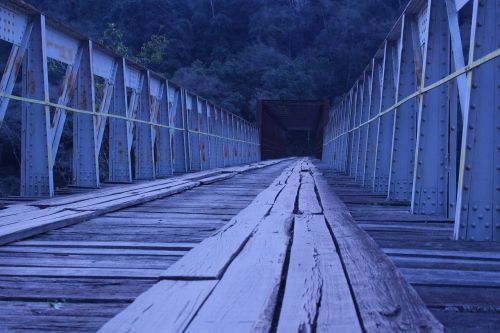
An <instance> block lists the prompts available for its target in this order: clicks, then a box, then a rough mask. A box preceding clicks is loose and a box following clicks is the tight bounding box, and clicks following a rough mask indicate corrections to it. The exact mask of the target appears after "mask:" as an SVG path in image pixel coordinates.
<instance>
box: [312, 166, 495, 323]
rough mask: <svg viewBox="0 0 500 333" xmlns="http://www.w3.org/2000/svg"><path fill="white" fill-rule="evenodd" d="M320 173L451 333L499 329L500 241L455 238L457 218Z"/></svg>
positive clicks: (328, 171)
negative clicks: (415, 208) (425, 212)
mask: <svg viewBox="0 0 500 333" xmlns="http://www.w3.org/2000/svg"><path fill="white" fill-rule="evenodd" d="M320 166H321V171H322V172H323V175H324V177H325V178H326V179H327V181H328V183H329V184H330V186H331V187H332V189H333V190H334V191H335V193H337V194H338V196H339V197H340V198H341V199H342V201H343V202H344V203H345V204H346V205H347V207H348V208H349V211H350V212H351V215H352V216H353V217H354V219H355V220H356V222H357V223H358V225H359V226H360V227H362V228H363V229H364V230H366V231H367V232H368V233H369V235H370V236H371V237H372V238H373V239H374V240H375V241H376V242H377V243H378V245H379V246H380V247H381V248H382V249H383V250H384V252H385V253H386V254H387V255H388V256H389V257H390V259H391V260H392V261H393V262H394V263H395V264H396V266H397V267H398V268H399V270H400V271H401V272H402V273H403V276H404V277H405V278H406V280H407V281H408V282H409V283H411V285H412V286H413V287H414V288H415V290H416V291H417V292H418V293H419V295H420V297H421V298H422V299H423V300H424V302H425V303H426V304H427V306H428V307H429V308H430V309H431V311H432V312H433V314H434V315H435V316H436V317H437V318H438V319H439V320H440V321H441V322H442V323H443V324H444V325H445V327H446V328H447V330H448V331H449V332H499V331H500V244H499V243H495V242H472V241H469V242H467V241H456V240H452V232H453V221H452V220H448V219H445V218H440V217H429V216H427V217H425V216H417V215H412V214H410V213H409V204H405V203H401V202H390V201H387V200H386V199H385V196H384V195H376V194H373V193H371V192H370V191H369V190H367V189H364V188H363V187H362V186H360V185H358V184H356V183H355V182H354V179H353V178H351V177H347V176H343V175H340V174H338V173H336V172H333V171H331V170H328V168H327V167H326V166H324V165H320Z"/></svg>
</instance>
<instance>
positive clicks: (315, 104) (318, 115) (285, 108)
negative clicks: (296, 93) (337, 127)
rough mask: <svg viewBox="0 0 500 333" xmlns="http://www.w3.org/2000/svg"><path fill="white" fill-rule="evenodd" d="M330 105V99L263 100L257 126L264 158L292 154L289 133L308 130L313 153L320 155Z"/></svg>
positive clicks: (260, 103)
mask: <svg viewBox="0 0 500 333" xmlns="http://www.w3.org/2000/svg"><path fill="white" fill-rule="evenodd" d="M329 107H330V106H329V103H328V101H314V100H312V101H304V100H260V101H259V102H258V105H257V126H258V128H259V130H260V143H261V156H262V159H272V158H282V157H285V156H291V154H290V151H289V150H290V149H289V147H288V146H289V145H290V144H289V142H288V140H287V139H288V138H287V137H288V136H289V134H290V132H293V131H296V132H306V133H307V135H308V136H309V137H310V140H309V141H311V146H312V147H313V148H312V149H311V151H312V153H311V155H315V157H317V158H321V153H322V148H323V129H324V127H325V123H326V121H327V120H328V110H329Z"/></svg>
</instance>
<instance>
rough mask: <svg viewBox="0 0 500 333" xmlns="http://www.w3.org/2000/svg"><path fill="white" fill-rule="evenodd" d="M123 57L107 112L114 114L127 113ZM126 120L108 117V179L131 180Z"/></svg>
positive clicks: (113, 180)
mask: <svg viewBox="0 0 500 333" xmlns="http://www.w3.org/2000/svg"><path fill="white" fill-rule="evenodd" d="M125 72H126V64H125V59H123V58H121V59H119V60H118V67H117V71H116V80H115V84H114V91H113V100H112V102H111V108H110V110H109V113H110V114H112V115H116V116H121V117H126V116H127V115H128V102H127V88H126V84H125ZM129 127H130V124H129V122H128V121H125V120H122V119H117V118H110V119H109V181H110V182H120V183H129V182H131V181H132V163H131V157H130V150H129V149H128V142H129V141H130V140H132V138H130V137H129V136H130V130H129Z"/></svg>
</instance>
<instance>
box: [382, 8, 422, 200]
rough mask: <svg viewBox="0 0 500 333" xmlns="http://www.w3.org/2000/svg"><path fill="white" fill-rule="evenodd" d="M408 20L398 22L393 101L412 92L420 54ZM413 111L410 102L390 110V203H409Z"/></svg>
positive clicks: (415, 109) (414, 107)
mask: <svg viewBox="0 0 500 333" xmlns="http://www.w3.org/2000/svg"><path fill="white" fill-rule="evenodd" d="M412 18H413V17H412V16H405V17H404V18H403V23H402V24H403V26H402V33H401V38H400V45H401V48H400V52H399V56H398V59H399V60H398V62H399V63H398V68H399V73H398V80H397V85H398V87H397V96H396V101H399V100H401V99H403V98H405V97H407V96H409V95H411V94H412V93H413V92H414V91H416V74H415V59H416V56H415V54H414V53H417V52H420V48H416V49H414V44H413V33H412V25H411V23H412ZM417 112H418V108H417V105H416V103H415V100H414V99H412V100H410V101H408V102H406V103H404V104H403V105H401V106H400V107H399V108H398V109H396V110H395V111H394V114H395V117H394V127H393V137H392V155H391V172H390V174H389V177H390V178H389V179H390V181H389V199H392V200H399V201H408V202H409V201H410V200H411V193H412V184H413V164H414V158H415V144H416V118H417V117H416V115H417Z"/></svg>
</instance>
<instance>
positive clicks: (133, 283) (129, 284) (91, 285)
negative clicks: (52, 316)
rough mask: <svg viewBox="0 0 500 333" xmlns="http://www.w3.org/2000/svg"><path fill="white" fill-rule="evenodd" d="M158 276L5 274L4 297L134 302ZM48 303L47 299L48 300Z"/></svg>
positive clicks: (0, 290) (0, 283)
mask: <svg viewBox="0 0 500 333" xmlns="http://www.w3.org/2000/svg"><path fill="white" fill-rule="evenodd" d="M155 282H156V279H153V278H146V279H127V278H115V279H96V278H91V277H90V278H88V277H87V278H76V277H33V276H3V277H1V278H0V300H2V301H3V302H1V303H2V304H4V302H8V301H28V300H32V301H38V302H44V301H49V300H54V299H64V300H68V301H73V302H132V301H133V300H134V298H135V297H137V296H138V295H139V294H141V293H142V292H144V291H145V290H147V289H148V288H149V287H151V285H153V284H154V283H155ZM45 304H46V303H45Z"/></svg>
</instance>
